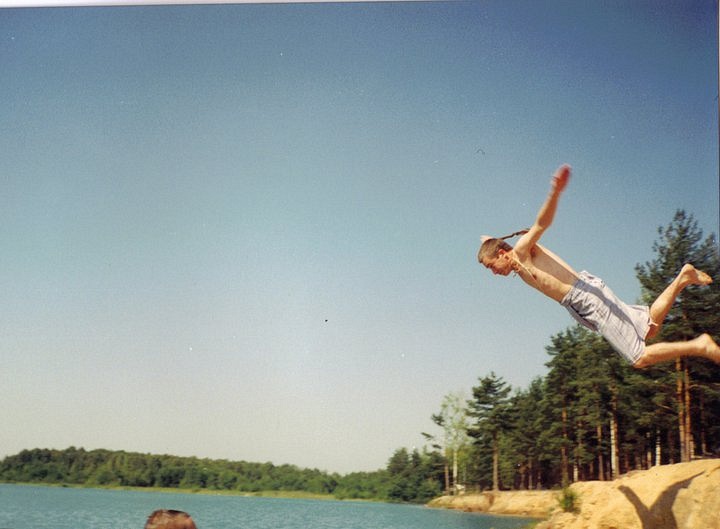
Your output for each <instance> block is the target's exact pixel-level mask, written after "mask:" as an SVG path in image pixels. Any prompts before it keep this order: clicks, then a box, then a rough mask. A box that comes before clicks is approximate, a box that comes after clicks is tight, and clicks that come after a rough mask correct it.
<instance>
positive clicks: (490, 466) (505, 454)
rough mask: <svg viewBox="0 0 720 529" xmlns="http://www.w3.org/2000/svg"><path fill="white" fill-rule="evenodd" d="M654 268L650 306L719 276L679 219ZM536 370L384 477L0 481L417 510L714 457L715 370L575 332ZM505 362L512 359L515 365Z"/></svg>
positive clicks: (150, 474)
mask: <svg viewBox="0 0 720 529" xmlns="http://www.w3.org/2000/svg"><path fill="white" fill-rule="evenodd" d="M658 235H659V239H658V240H657V241H656V242H655V243H654V245H653V252H654V254H655V258H654V259H653V260H652V261H649V262H646V263H645V264H642V265H640V264H639V265H637V266H636V274H637V278H638V280H639V282H640V286H641V292H642V298H643V299H642V301H643V302H646V303H649V302H651V301H652V300H653V299H655V298H656V297H657V295H658V294H659V293H660V292H661V291H662V290H663V289H664V288H665V287H666V286H667V284H668V283H669V282H670V281H671V280H672V279H673V278H674V277H675V275H676V274H677V273H678V271H679V270H680V268H681V267H682V265H683V264H685V263H686V262H690V263H693V264H694V265H695V266H696V267H697V268H699V269H701V270H704V271H706V272H708V273H709V274H710V275H711V276H713V277H717V278H720V255H719V253H718V247H717V241H716V239H715V236H714V235H712V234H711V235H710V236H708V237H706V238H703V234H702V231H701V230H700V229H699V228H698V226H697V222H696V221H695V220H694V219H693V217H692V216H691V215H687V214H686V213H685V212H684V211H682V210H680V211H677V212H676V214H675V216H674V218H673V220H672V221H671V223H670V224H669V225H668V226H667V227H664V228H659V229H658ZM718 307H720V282H716V283H713V284H712V285H710V286H708V287H703V288H702V289H697V288H690V289H686V290H685V291H684V292H683V294H682V295H681V297H680V298H679V299H678V302H677V303H676V304H675V306H674V307H673V309H672V310H671V312H670V314H669V315H668V317H667V319H666V320H665V324H664V326H663V328H662V331H661V335H660V336H659V339H660V340H663V341H682V340H687V339H689V338H693V337H695V336H698V335H699V334H701V333H702V332H707V333H710V334H711V335H713V336H714V337H715V338H716V339H718V337H720V316H718ZM546 351H547V353H548V356H549V360H548V362H547V364H546V365H547V367H548V372H547V374H546V375H545V376H544V377H538V378H536V379H534V380H533V381H532V382H531V383H530V384H529V386H528V387H527V388H516V389H513V388H512V387H511V386H510V385H509V384H508V383H507V382H506V381H505V380H503V378H502V377H500V376H498V375H496V374H495V373H490V374H488V375H485V376H482V377H480V378H479V379H478V385H477V386H475V387H473V388H472V390H471V396H470V397H469V398H468V397H467V396H465V395H463V393H462V392H455V393H449V394H448V395H446V396H445V398H444V399H443V400H442V402H441V405H440V411H439V412H438V413H435V414H432V415H431V417H430V418H431V420H432V423H433V424H434V425H435V428H434V430H435V433H432V432H431V433H424V434H423V435H425V437H426V438H427V440H428V446H427V447H425V448H424V449H423V450H422V451H418V450H417V449H414V450H412V451H408V450H407V449H405V448H400V449H397V450H396V451H395V452H394V454H393V455H392V456H391V457H390V459H389V461H388V463H387V466H386V468H384V469H381V470H378V471H375V472H354V473H350V474H347V475H339V474H337V473H327V472H322V471H319V470H316V469H312V470H310V469H300V468H298V467H296V466H293V465H280V466H275V465H273V464H271V463H247V462H232V461H226V460H210V459H198V458H188V457H176V456H169V455H161V456H158V455H151V454H139V453H128V452H123V451H109V450H92V451H86V450H84V449H82V448H79V449H76V448H73V447H71V448H68V449H66V450H47V449H34V450H24V451H22V452H20V453H19V454H16V455H13V456H8V457H6V458H5V459H4V460H3V461H2V462H0V481H6V482H29V483H33V482H34V483H38V482H40V483H64V484H71V485H86V486H133V487H166V488H179V489H193V490H194V489H209V490H231V491H237V492H241V493H243V492H245V493H255V492H260V491H302V492H308V493H313V494H328V495H332V496H334V497H336V498H338V499H369V500H379V501H401V502H418V503H422V502H426V501H428V500H429V499H431V498H433V497H435V496H438V495H439V494H441V493H443V492H445V493H454V492H458V491H462V490H465V489H467V488H471V489H478V490H483V489H496V490H497V489H501V488H503V489H534V488H551V487H560V486H566V485H567V484H569V483H570V482H573V481H580V480H607V479H612V478H614V477H617V476H618V475H619V474H622V473H625V472H628V471H631V470H635V469H645V468H649V467H650V466H652V465H657V464H667V463H675V462H682V461H689V460H690V459H692V458H695V457H704V456H717V455H718V454H719V453H720V366H718V365H716V364H713V363H711V362H709V361H706V360H703V359H695V358H693V359H681V360H678V361H675V362H670V363H666V364H660V365H657V366H654V367H651V368H648V369H645V370H637V369H633V368H632V367H630V366H628V365H627V364H626V363H625V362H624V361H623V360H622V359H620V358H619V357H618V355H617V354H616V353H614V352H613V350H612V349H611V348H610V346H609V345H608V344H607V343H606V342H605V341H604V340H603V339H602V338H600V337H599V336H597V335H595V334H592V333H590V332H588V331H587V330H585V329H584V328H582V327H581V326H579V325H575V326H574V327H569V328H567V329H566V330H564V331H562V332H560V333H558V334H556V335H554V336H552V337H551V339H550V343H549V345H547V346H546ZM521 354H522V353H521V352H518V353H517V358H518V359H519V358H520V357H521Z"/></svg>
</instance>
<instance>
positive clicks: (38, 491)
mask: <svg viewBox="0 0 720 529" xmlns="http://www.w3.org/2000/svg"><path fill="white" fill-rule="evenodd" d="M155 509H178V510H181V511H186V512H188V513H190V514H191V515H192V517H193V519H194V520H195V523H196V524H197V526H198V529H518V528H521V527H523V526H524V525H526V524H527V523H528V521H527V520H525V519H522V518H510V517H493V516H485V515H480V514H467V513H461V512H455V511H446V510H436V509H427V508H425V507H419V506H409V505H388V504H383V503H364V502H363V503H358V502H341V501H318V500H292V499H275V498H246V497H240V496H209V495H200V494H164V493H160V492H135V491H121V490H97V489H71V488H60V487H33V486H24V485H22V486H21V485H2V484H0V529H143V526H144V525H145V520H146V519H147V517H148V515H149V514H150V513H151V512H152V511H154V510H155Z"/></svg>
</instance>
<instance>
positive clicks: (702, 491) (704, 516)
mask: <svg viewBox="0 0 720 529" xmlns="http://www.w3.org/2000/svg"><path fill="white" fill-rule="evenodd" d="M571 489H572V490H573V491H574V492H575V493H576V494H577V495H578V502H577V504H578V505H577V512H575V513H568V512H564V511H562V510H561V509H560V508H559V505H558V498H559V496H560V494H559V493H558V492H550V491H538V492H522V491H519V492H495V493H492V492H488V493H483V494H477V495H475V494H468V495H465V496H459V497H443V498H438V499H437V500H434V501H433V502H431V504H430V506H433V507H447V508H455V509H462V510H466V511H479V512H487V513H490V514H514V515H525V516H534V517H540V518H545V519H546V521H544V522H541V523H540V524H539V525H538V526H537V529H720V459H706V460H699V461H693V462H690V463H680V464H676V465H663V466H659V467H654V468H652V469H650V470H644V471H637V472H631V473H630V474H627V475H625V476H622V477H621V478H619V479H616V480H615V481H590V482H582V483H575V484H573V485H572V486H571Z"/></svg>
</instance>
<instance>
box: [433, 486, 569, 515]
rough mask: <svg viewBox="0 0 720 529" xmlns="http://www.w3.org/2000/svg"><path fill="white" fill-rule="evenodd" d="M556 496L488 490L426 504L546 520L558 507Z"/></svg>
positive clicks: (441, 498) (529, 492) (520, 491)
mask: <svg viewBox="0 0 720 529" xmlns="http://www.w3.org/2000/svg"><path fill="white" fill-rule="evenodd" d="M559 497H560V494H559V493H558V492H557V491H549V490H538V491H534V490H533V491H530V490H518V491H492V492H491V491H488V492H481V493H480V494H463V495H461V496H441V497H440V498H436V499H434V500H432V501H431V502H430V503H428V507H437V508H444V509H457V510H460V511H466V512H484V513H488V514H508V515H513V516H528V517H531V518H547V517H548V516H549V515H550V513H551V512H552V511H553V510H554V509H555V507H557V506H558V498H559Z"/></svg>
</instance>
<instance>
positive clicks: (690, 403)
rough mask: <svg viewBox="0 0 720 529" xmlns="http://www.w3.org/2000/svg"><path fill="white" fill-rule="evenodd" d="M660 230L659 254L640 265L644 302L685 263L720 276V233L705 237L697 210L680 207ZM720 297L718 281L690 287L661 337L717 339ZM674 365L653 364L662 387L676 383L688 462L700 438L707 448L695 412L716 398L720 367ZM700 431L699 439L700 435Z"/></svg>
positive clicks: (700, 362)
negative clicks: (718, 241)
mask: <svg viewBox="0 0 720 529" xmlns="http://www.w3.org/2000/svg"><path fill="white" fill-rule="evenodd" d="M658 235H659V240H658V241H656V242H655V243H654V244H653V251H654V252H655V254H656V257H655V259H653V260H652V261H649V262H646V263H645V265H639V264H638V265H637V266H636V272H637V277H638V280H639V281H640V284H641V286H642V292H643V299H644V301H645V302H647V303H652V301H653V300H654V299H655V298H656V297H657V296H658V295H659V294H660V293H661V292H662V291H663V290H664V289H665V287H666V286H667V285H668V284H669V283H670V281H672V279H673V278H674V277H675V276H676V275H677V274H678V272H679V271H680V269H681V268H682V266H683V265H684V264H685V263H692V264H694V265H695V266H696V267H697V268H699V269H701V270H704V271H705V272H707V273H709V274H710V275H711V276H714V277H720V258H719V257H718V250H717V244H716V241H715V237H714V236H713V235H710V236H709V237H708V238H706V239H705V240H704V241H703V233H702V230H700V229H699V228H698V225H697V222H696V221H695V219H694V218H693V216H692V215H688V214H686V213H685V212H684V211H683V210H678V211H677V212H676V213H675V216H674V218H673V220H672V222H671V223H670V224H669V225H668V226H667V227H665V228H663V227H660V228H658ZM719 302H720V286H719V285H718V282H716V283H714V284H713V285H711V286H709V287H704V288H701V289H699V288H692V287H691V288H687V289H686V290H684V291H683V293H682V294H681V296H680V297H679V298H678V300H677V302H676V303H675V306H674V307H673V308H672V309H671V310H670V313H669V314H668V316H667V318H666V319H665V322H664V325H663V328H662V331H661V332H660V336H659V339H660V340H662V341H683V340H688V339H692V338H694V337H696V336H698V335H699V334H701V333H703V332H708V333H710V334H711V335H714V337H715V338H716V339H717V337H718V335H719V334H720V318H718V316H717V307H718V303H719ZM674 369H675V370H674V373H673V372H669V371H667V366H662V365H661V366H658V367H656V368H653V370H652V372H653V374H654V375H655V378H656V380H658V381H662V383H663V385H664V388H663V390H662V391H664V392H667V391H668V390H669V389H670V387H671V386H673V387H674V391H675V399H674V400H675V401H674V407H675V412H676V417H677V438H678V441H679V451H680V459H681V461H689V460H690V459H691V458H692V457H693V455H694V454H695V452H696V444H697V443H698V442H700V445H701V447H700V448H701V450H703V449H707V434H708V432H707V430H706V429H705V428H704V426H703V424H701V425H700V427H697V426H696V425H694V424H693V417H697V413H695V411H694V409H693V408H695V407H696V406H699V405H700V404H702V409H703V413H705V411H706V409H707V408H706V400H707V399H708V398H709V399H710V400H711V401H715V402H717V391H716V390H715V388H713V387H712V385H711V383H710V382H709V381H712V380H717V379H718V374H720V369H718V367H717V366H716V365H714V364H711V363H710V362H708V361H706V360H703V359H695V358H693V359H690V358H683V359H679V360H677V361H676V362H675V366H674ZM701 420H703V421H705V419H701ZM698 436H699V439H697V438H696V437H698ZM703 440H704V441H703ZM703 445H704V446H703Z"/></svg>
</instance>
